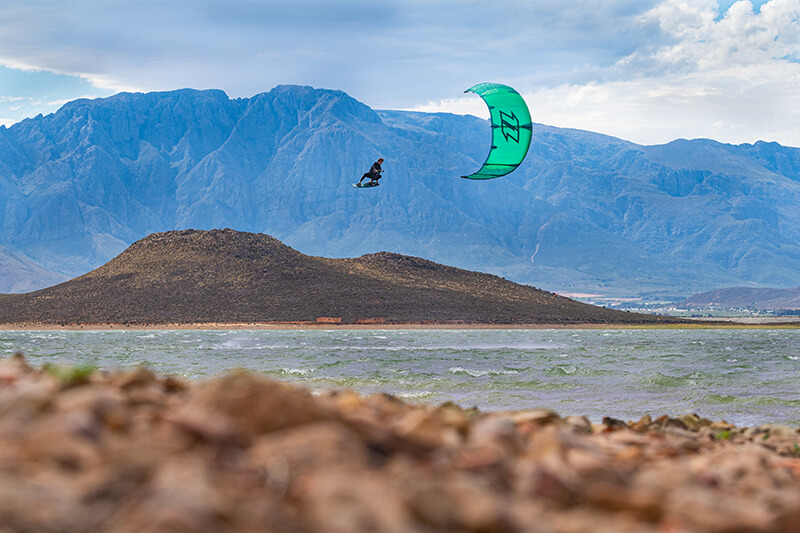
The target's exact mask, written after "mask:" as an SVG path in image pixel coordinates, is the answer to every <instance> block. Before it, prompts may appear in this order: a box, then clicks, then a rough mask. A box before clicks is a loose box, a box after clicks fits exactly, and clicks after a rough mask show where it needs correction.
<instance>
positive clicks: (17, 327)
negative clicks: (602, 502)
mask: <svg viewBox="0 0 800 533" xmlns="http://www.w3.org/2000/svg"><path fill="white" fill-rule="evenodd" d="M704 328H714V329H723V328H735V329H743V328H744V329H749V328H785V329H797V328H800V321H798V320H795V321H786V320H774V321H769V322H767V321H765V320H763V319H762V320H758V321H756V320H745V319H742V318H737V317H730V318H725V319H721V318H717V319H702V320H701V319H693V320H692V323H683V324H680V323H673V324H637V323H610V322H609V323H575V324H559V323H552V324H538V323H537V324H472V323H441V322H436V323H427V322H392V323H345V324H343V323H325V322H288V323H287V322H194V323H166V324H117V323H111V324H42V323H19V324H0V331H35V330H47V331H49V330H53V331H59V330H64V331H81V330H83V331H105V330H232V329H243V330H244V329H256V330H310V331H312V330H337V329H338V330H386V329H391V330H404V329H406V330H425V329H438V330H479V329H491V330H502V329H508V330H512V329H531V330H538V329H704Z"/></svg>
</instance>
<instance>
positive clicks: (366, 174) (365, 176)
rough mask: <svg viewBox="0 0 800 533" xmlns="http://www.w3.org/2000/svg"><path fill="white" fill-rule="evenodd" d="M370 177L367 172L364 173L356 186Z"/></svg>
mask: <svg viewBox="0 0 800 533" xmlns="http://www.w3.org/2000/svg"><path fill="white" fill-rule="evenodd" d="M371 177H372V176H370V175H369V172H366V173H365V174H364V175H363V176H361V179H360V180H358V184H359V185H361V182H362V181H364V178H371Z"/></svg>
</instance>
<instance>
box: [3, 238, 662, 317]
mask: <svg viewBox="0 0 800 533" xmlns="http://www.w3.org/2000/svg"><path fill="white" fill-rule="evenodd" d="M320 317H325V318H326V319H333V320H341V321H342V322H344V323H354V322H358V321H360V320H362V321H363V320H372V321H386V322H424V321H463V322H470V323H502V324H521V323H606V322H609V323H622V322H626V323H628V322H634V323H640V322H641V323H656V322H667V321H669V319H667V318H659V317H653V316H648V315H635V314H632V313H624V312H619V311H612V310H609V309H605V308H601V307H595V306H591V305H587V304H582V303H579V302H575V301H572V300H569V299H567V298H564V297H561V296H557V295H555V294H552V293H549V292H545V291H541V290H538V289H535V288H533V287H528V286H523V285H518V284H516V283H513V282H511V281H507V280H505V279H502V278H499V277H497V276H494V275H490V274H482V273H478V272H470V271H466V270H461V269H458V268H454V267H449V266H444V265H440V264H437V263H434V262H431V261H427V260H424V259H420V258H416V257H409V256H405V255H400V254H394V253H387V252H380V253H376V254H369V255H365V256H362V257H357V258H352V259H334V258H323V257H312V256H308V255H304V254H302V253H300V252H297V251H296V250H294V249H292V248H290V247H288V246H286V245H284V244H283V243H281V242H280V241H278V240H277V239H275V238H273V237H270V236H267V235H263V234H254V233H245V232H238V231H233V230H229V229H227V230H213V231H199V230H183V231H171V232H166V233H157V234H153V235H150V236H148V237H146V238H144V239H142V240H140V241H137V242H135V243H134V244H133V245H131V246H130V247H129V248H128V249H127V250H125V251H124V252H123V253H122V254H120V255H119V256H118V257H116V258H114V259H113V260H112V261H110V262H109V263H107V264H106V265H103V266H102V267H100V268H98V269H96V270H94V271H92V272H89V273H88V274H85V275H83V276H80V277H78V278H76V279H73V280H70V281H67V282H65V283H62V284H60V285H56V286H54V287H50V288H47V289H43V290H40V291H36V292H32V293H27V294H15V295H5V296H3V297H2V300H0V323H22V322H25V323H30V322H34V323H46V324H87V323H139V324H143V323H147V324H163V323H193V322H272V321H317V320H318V319H320Z"/></svg>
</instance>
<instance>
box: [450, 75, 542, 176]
mask: <svg viewBox="0 0 800 533" xmlns="http://www.w3.org/2000/svg"><path fill="white" fill-rule="evenodd" d="M464 92H465V93H468V92H473V93H475V94H477V95H478V96H480V97H481V98H482V99H483V101H484V102H485V103H486V105H487V106H488V107H489V112H490V114H491V119H490V120H491V123H492V147H491V149H490V150H489V155H488V156H486V161H485V162H484V163H483V166H482V167H481V168H480V169H479V170H478V171H477V172H475V173H473V174H470V175H469V176H461V177H462V178H467V179H471V180H488V179H492V178H499V177H500V176H505V175H506V174H508V173H510V172H513V171H514V169H516V168H517V167H518V166H519V165H520V164H521V163H522V161H523V160H524V159H525V155H526V154H527V153H528V147H529V146H530V144H531V137H532V136H533V124H532V122H531V114H530V111H528V106H527V105H525V100H524V99H523V98H522V96H521V95H520V94H519V93H518V92H517V91H515V90H514V89H512V88H511V87H509V86H508V85H503V84H501V83H479V84H477V85H474V86H472V87H470V88H469V89H467V90H466V91H464Z"/></svg>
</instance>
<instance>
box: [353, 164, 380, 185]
mask: <svg viewBox="0 0 800 533" xmlns="http://www.w3.org/2000/svg"><path fill="white" fill-rule="evenodd" d="M382 163H383V158H382V157H379V158H378V160H377V161H375V162H374V163H373V164H372V168H370V169H369V172H365V173H364V175H363V176H361V179H360V180H358V184H357V185H356V187H361V182H362V181H364V178H369V183H367V184H366V185H364V187H374V186H376V185H380V183H378V180H379V179H381V172H383V168H381V164H382Z"/></svg>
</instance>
